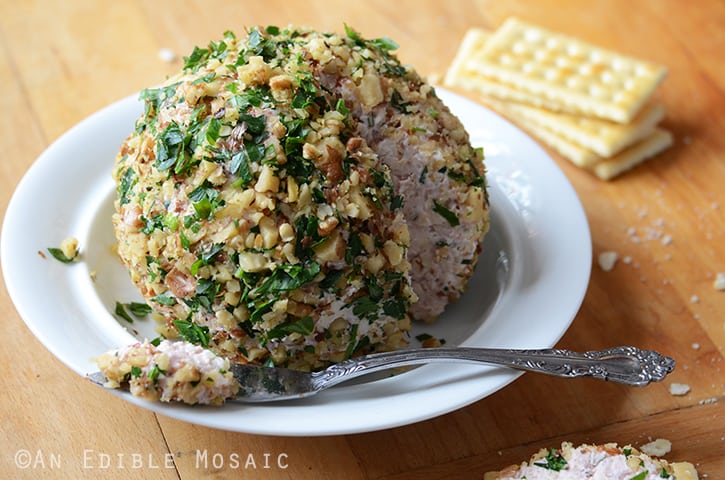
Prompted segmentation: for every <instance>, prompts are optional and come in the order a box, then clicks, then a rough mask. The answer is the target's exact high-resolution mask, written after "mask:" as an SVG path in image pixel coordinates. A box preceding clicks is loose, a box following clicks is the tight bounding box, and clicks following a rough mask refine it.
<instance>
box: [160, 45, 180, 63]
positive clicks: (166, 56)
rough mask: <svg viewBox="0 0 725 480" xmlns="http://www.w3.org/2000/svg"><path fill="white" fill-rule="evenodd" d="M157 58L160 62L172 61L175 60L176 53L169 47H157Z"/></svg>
mask: <svg viewBox="0 0 725 480" xmlns="http://www.w3.org/2000/svg"><path fill="white" fill-rule="evenodd" d="M158 55H159V59H160V60H161V61H162V62H166V63H172V62H173V61H174V60H176V53H174V51H173V50H171V49H170V48H161V49H159V53H158Z"/></svg>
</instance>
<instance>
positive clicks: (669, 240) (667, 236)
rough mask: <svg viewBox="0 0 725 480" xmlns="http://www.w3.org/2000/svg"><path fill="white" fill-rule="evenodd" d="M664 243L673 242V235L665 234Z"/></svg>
mask: <svg viewBox="0 0 725 480" xmlns="http://www.w3.org/2000/svg"><path fill="white" fill-rule="evenodd" d="M662 244H663V245H670V244H672V236H671V235H665V236H664V237H662Z"/></svg>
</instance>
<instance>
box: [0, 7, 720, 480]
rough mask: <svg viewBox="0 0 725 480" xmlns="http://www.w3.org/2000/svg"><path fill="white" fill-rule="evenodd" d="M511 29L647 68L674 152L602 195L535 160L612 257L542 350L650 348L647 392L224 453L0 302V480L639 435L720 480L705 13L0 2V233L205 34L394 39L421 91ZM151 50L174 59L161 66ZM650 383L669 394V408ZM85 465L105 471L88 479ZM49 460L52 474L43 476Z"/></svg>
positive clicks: (560, 389)
mask: <svg viewBox="0 0 725 480" xmlns="http://www.w3.org/2000/svg"><path fill="white" fill-rule="evenodd" d="M511 15H517V16H520V17H521V18H523V19H525V20H528V21H532V22H535V23H538V24H541V25H543V26H545V27H547V28H551V29H554V30H558V31H562V32H566V33H568V34H570V35H574V36H577V37H580V38H582V39H585V40H588V41H591V42H593V43H596V44H599V45H602V46H605V47H608V48H612V49H616V50H619V51H622V52H625V53H628V54H630V55H634V56H638V57H642V58H646V59H649V60H652V61H655V62H660V63H663V64H665V65H667V66H668V69H669V74H668V78H667V80H666V81H665V83H664V84H663V86H662V87H661V88H660V89H659V91H658V93H657V95H658V97H659V98H660V99H661V100H662V101H663V102H664V104H665V105H666V108H667V119H666V121H665V125H666V127H667V128H668V129H670V130H671V131H673V133H674V134H675V145H674V146H673V147H672V148H671V149H669V150H668V151H667V152H665V153H664V154H662V155H660V156H658V157H657V158H655V159H653V160H651V161H649V162H647V163H646V164H644V165H642V166H641V167H638V168H636V169H635V170H633V171H631V172H629V173H627V174H626V175H624V176H622V177H621V178H619V179H617V180H615V181H613V182H609V183H605V182H601V181H599V180H597V179H596V178H594V177H592V176H591V175H589V174H587V173H586V172H583V171H581V170H579V169H577V168H576V167H574V166H572V165H570V164H569V163H568V162H566V160H564V159H562V158H560V157H558V156H556V155H555V154H554V153H553V152H551V155H552V157H553V158H554V160H555V161H556V162H557V164H558V165H559V166H560V168H561V169H562V171H563V172H564V174H565V175H566V176H567V178H568V179H569V180H570V181H571V183H572V184H573V186H574V188H575V189H576V191H577V194H578V195H579V197H580V199H581V202H582V204H583V206H584V209H585V211H586V214H587V217H588V221H589V225H590V229H591V233H592V248H593V252H594V255H595V258H596V256H597V255H598V254H599V253H601V252H603V251H608V250H612V251H616V252H618V253H619V255H620V261H619V262H618V263H617V264H616V266H615V268H614V270H612V271H611V272H604V271H602V270H601V269H599V268H598V267H597V265H596V264H595V265H594V266H593V269H592V275H591V279H590V284H589V287H588V290H587V292H586V296H585V298H584V302H583V304H582V307H581V309H580V311H579V313H578V314H577V316H576V318H575V319H574V322H573V324H572V326H571V328H570V329H569V331H568V332H567V334H566V335H565V336H564V338H563V339H562V340H561V342H560V343H559V346H561V347H565V348H572V349H578V350H585V349H595V348H604V347H606V346H611V345H615V344H627V343H630V344H636V345H638V346H641V347H644V348H652V349H657V350H660V351H662V352H664V353H667V354H669V355H672V356H674V357H675V358H676V360H677V362H678V367H677V369H676V371H675V372H674V373H673V374H672V376H671V377H670V378H668V380H667V381H666V382H664V383H661V384H656V385H652V386H650V387H647V388H643V389H632V388H625V387H621V386H617V385H610V384H606V383H601V382H597V381H590V380H576V381H566V380H559V379H553V378H548V377H540V376H535V375H525V376H523V377H522V378H521V379H519V380H517V381H516V382H514V383H513V384H512V385H510V386H508V387H507V388H505V389H503V390H501V391H499V392H497V393H495V394H494V395H491V396H490V397H488V398H486V399H484V400H482V401H479V402H477V403H475V404H473V405H470V406H469V407H467V408H464V409H461V410H458V411H455V412H452V413H449V414H447V415H443V416H441V417H438V418H435V419H431V420H428V421H425V422H420V423H416V424H413V425H408V426H404V427H399V428H395V429H390V430H386V431H380V432H370V433H365V434H358V435H349V436H332V437H322V438H284V437H272V436H262V435H245V434H237V433H231V432H225V431H217V430H212V429H208V428H204V427H199V426H194V425H189V424H186V423H183V422H179V421H177V420H172V419H169V418H166V417H163V416H158V415H155V414H152V413H150V412H149V411H147V410H144V409H140V408H137V407H135V406H132V405H130V404H128V403H126V402H124V401H122V400H120V399H117V398H115V397H112V396H111V395H108V394H106V393H105V392H103V391H100V390H99V389H97V388H92V386H91V385H89V384H88V383H87V382H86V381H85V380H84V379H82V378H80V377H79V376H77V375H75V374H74V373H72V372H71V371H70V370H69V369H67V368H66V367H65V366H64V365H63V364H62V363H61V362H60V361H58V360H57V359H55V358H54V357H53V356H52V355H51V354H50V353H48V352H47V351H46V350H45V349H44V348H43V347H42V346H41V344H40V343H39V342H38V341H37V340H36V339H35V338H34V337H33V335H32V334H31V333H30V331H29V330H28V329H27V328H26V327H25V326H24V324H23V322H22V320H21V319H20V317H19V315H18V313H17V312H16V311H15V309H14V308H13V306H12V303H11V300H10V298H9V296H8V294H7V293H6V291H5V289H4V288H3V289H0V311H1V312H2V320H3V327H4V328H3V332H4V335H3V336H2V340H1V341H0V362H1V363H2V365H3V369H4V372H5V375H4V382H3V389H2V394H1V396H0V413H1V414H2V420H3V428H2V430H1V433H0V447H2V449H1V450H2V454H0V478H96V477H99V476H101V474H102V475H103V477H104V478H119V479H120V478H124V479H125V478H180V479H197V478H210V477H213V478H265V479H287V478H294V479H308V478H309V479H328V478H329V479H337V478H349V479H385V480H403V479H444V478H445V479H470V478H481V477H482V475H483V473H484V472H485V471H488V470H493V469H498V468H501V467H503V466H506V465H508V464H511V463H516V462H518V461H520V460H522V459H524V458H527V457H528V456H529V455H530V454H531V453H533V452H534V451H536V450H538V449H539V448H541V447H547V446H553V445H556V444H557V443H559V442H561V441H562V440H570V441H574V442H584V441H586V442H597V443H601V442H618V443H620V444H627V443H632V444H634V445H641V444H643V443H646V442H647V441H649V439H650V438H658V437H663V438H668V439H670V440H671V441H672V442H673V450H672V452H671V453H670V454H669V455H668V458H669V459H670V460H674V461H682V460H688V461H691V462H693V463H695V464H697V465H698V468H699V470H700V472H701V474H707V475H709V478H720V477H725V433H723V432H725V410H723V408H724V407H723V400H725V374H724V373H723V367H724V362H725V360H724V355H725V293H724V292H719V291H716V290H715V289H714V288H713V286H712V283H713V280H714V278H715V275H716V274H717V273H718V272H725V215H724V214H723V212H724V211H725V193H723V192H724V191H725V188H724V187H725V162H723V157H724V156H725V135H723V134H722V132H723V131H725V63H724V62H722V52H723V51H725V29H724V28H723V25H725V3H723V2H722V1H720V0H701V1H698V2H695V3H692V2H678V1H675V0H643V1H639V2H630V1H626V0H616V1H615V0H612V1H609V0H587V1H583V0H560V1H559V0H541V1H538V0H537V1H535V0H510V1H507V2H495V1H487V0H477V1H473V0H472V1H450V2H436V1H433V0H415V1H411V0H399V1H396V2H389V1H383V0H373V1H367V2H328V1H322V0H316V1H310V2H304V3H303V2H289V1H283V0H267V1H265V2H254V1H219V2H215V3H214V4H213V6H212V4H210V3H207V2H201V1H185V2H177V1H172V0H161V1H154V2H150V1H142V0H135V1H128V2H111V1H105V0H104V1H100V2H96V1H91V0H76V1H61V0H48V1H39V0H35V1H25V2H12V1H10V0H0V85H2V87H3V88H2V93H3V94H2V95H0V111H1V112H2V113H1V114H0V151H1V152H2V154H3V159H2V161H0V212H1V213H0V215H1V216H2V218H4V212H5V210H6V207H7V205H8V202H9V200H10V197H11V195H12V191H13V190H14V188H15V186H16V185H17V183H18V181H19V180H20V178H21V177H22V175H23V174H24V173H25V171H26V170H27V169H28V168H29V166H30V165H31V164H32V162H33V161H34V160H35V158H36V157H37V156H38V155H39V154H40V152H41V151H42V150H43V149H44V148H46V147H47V146H48V145H49V144H50V143H51V142H53V141H54V140H55V139H57V138H58V136H60V135H61V134H62V133H63V132H65V131H66V130H67V129H69V128H70V127H71V126H73V125H74V124H75V123H77V122H78V121H80V120H81V119H83V118H84V117H86V116H88V115H89V114H91V113H92V112H94V111H96V110H98V109H99V108H101V107H103V106H105V105H107V104H108V103H110V102H112V101H115V100H118V99H120V98H123V97H125V96H126V95H128V94H131V93H132V92H135V91H137V90H139V89H140V88H143V87H146V86H150V85H153V84H156V83H158V82H160V81H162V80H163V79H164V78H165V77H166V76H167V75H170V74H172V73H173V72H174V71H176V70H177V69H178V68H179V67H180V65H181V60H180V57H181V56H183V55H186V54H188V53H189V52H190V51H191V50H192V48H193V46H194V45H198V44H206V43H207V42H208V41H209V40H211V39H215V38H218V37H219V36H220V35H221V33H222V32H223V31H224V30H227V29H231V30H234V31H237V32H241V31H242V30H243V29H244V28H245V27H248V26H253V25H267V24H276V25H286V24H290V23H293V24H302V25H309V26H312V27H315V28H319V29H324V30H336V31H340V30H342V28H343V24H344V23H348V24H350V25H353V26H354V27H355V28H356V29H358V30H359V31H361V32H363V34H364V35H366V36H368V37H378V36H388V37H391V38H393V39H395V40H396V41H397V42H398V43H399V44H400V49H399V51H398V55H399V57H400V58H401V59H402V60H403V61H404V63H409V64H412V65H414V66H415V67H416V68H417V69H418V71H420V72H421V73H422V74H424V75H432V74H442V73H444V72H445V70H446V68H447V67H448V65H449V63H450V61H451V59H452V56H453V54H454V53H455V51H456V49H457V47H458V44H459V42H460V39H461V38H462V37H463V34H464V32H465V30H466V29H467V28H468V27H471V26H481V27H486V28H495V27H496V26H498V25H499V24H500V23H501V22H502V21H503V20H504V19H505V18H507V17H508V16H511ZM161 48H168V49H171V50H172V51H173V52H176V53H177V59H176V60H175V61H174V62H171V63H165V62H163V61H161V60H160V59H159V57H158V51H159V49H161ZM461 93H464V94H466V95H468V96H469V97H470V98H473V99H475V98H476V97H475V96H474V95H471V94H469V93H467V92H461ZM29 221H31V219H29ZM624 257H628V258H629V259H630V260H631V261H628V262H623V261H622V259H623V258H624ZM4 281H5V280H3V282H4ZM542 321H545V319H542ZM671 382H680V383H687V384H689V385H690V386H691V392H690V393H688V394H687V395H685V396H677V397H676V396H673V395H671V394H670V393H669V390H668V387H669V384H670V383H671ZM350 414H351V415H354V412H350ZM20 450H27V451H28V452H29V453H30V454H31V455H33V459H34V460H35V465H34V467H35V468H26V469H23V468H19V467H18V465H17V463H16V457H15V455H16V454H17V452H18V451H20ZM205 452H206V453H205ZM134 453H141V454H143V456H144V458H143V459H142V460H141V461H140V463H141V466H142V467H143V468H137V469H133V468H130V467H132V466H133V462H134V461H138V459H134V458H133V457H132V455H133V454H134ZM104 454H105V455H109V456H111V457H113V459H112V463H113V462H115V465H114V464H112V465H109V467H108V468H105V469H102V468H100V467H101V466H102V462H104V461H106V459H105V457H103V455H104ZM52 455H58V456H59V458H60V459H61V465H60V466H59V467H58V468H50V467H52V465H50V462H51V460H52V458H51V456H52ZM204 455H206V457H205V456H204ZM215 455H216V457H215ZM119 456H120V457H119ZM119 458H120V459H119ZM250 459H251V460H250ZM42 461H45V465H42V464H41V463H40V462H42ZM166 461H168V462H170V465H164V462H166ZM250 461H251V462H253V464H254V465H253V466H252V464H250ZM215 462H216V463H215ZM119 465H120V466H123V467H124V468H120V467H119ZM90 466H93V467H94V468H88V467H90ZM167 466H168V467H169V468H166V467H167ZM703 477H704V475H703Z"/></svg>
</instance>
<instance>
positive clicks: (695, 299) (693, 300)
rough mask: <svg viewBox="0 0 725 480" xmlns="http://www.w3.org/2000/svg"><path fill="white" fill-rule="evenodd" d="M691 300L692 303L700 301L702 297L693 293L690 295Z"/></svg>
mask: <svg viewBox="0 0 725 480" xmlns="http://www.w3.org/2000/svg"><path fill="white" fill-rule="evenodd" d="M690 301H691V302H692V303H700V297H698V296H697V295H693V296H691V297H690Z"/></svg>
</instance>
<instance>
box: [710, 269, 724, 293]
mask: <svg viewBox="0 0 725 480" xmlns="http://www.w3.org/2000/svg"><path fill="white" fill-rule="evenodd" d="M712 286H713V288H714V289H715V290H719V291H721V292H722V291H725V273H721V272H718V274H717V275H716V276H715V281H714V282H712Z"/></svg>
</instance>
